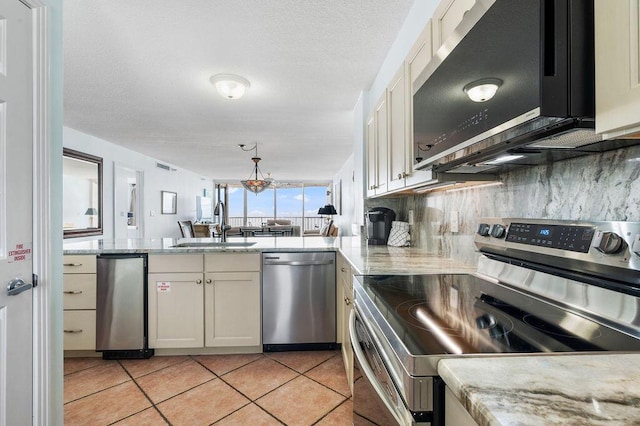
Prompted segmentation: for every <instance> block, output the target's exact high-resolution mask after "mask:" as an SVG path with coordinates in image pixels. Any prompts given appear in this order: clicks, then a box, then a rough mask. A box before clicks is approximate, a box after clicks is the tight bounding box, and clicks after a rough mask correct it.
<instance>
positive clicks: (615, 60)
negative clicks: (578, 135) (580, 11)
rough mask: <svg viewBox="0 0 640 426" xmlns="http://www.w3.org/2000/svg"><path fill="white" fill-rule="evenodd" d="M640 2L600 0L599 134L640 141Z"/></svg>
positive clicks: (597, 23)
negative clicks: (632, 137) (633, 138)
mask: <svg viewBox="0 0 640 426" xmlns="http://www.w3.org/2000/svg"><path fill="white" fill-rule="evenodd" d="M639 21H640V1H639V0H628V1H611V0H596V2H595V49H596V132H598V133H603V136H604V138H605V139H609V138H614V137H620V136H625V135H633V136H634V137H640V133H639V132H640V114H639V111H640V28H639Z"/></svg>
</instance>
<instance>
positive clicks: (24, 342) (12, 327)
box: [0, 0, 33, 426]
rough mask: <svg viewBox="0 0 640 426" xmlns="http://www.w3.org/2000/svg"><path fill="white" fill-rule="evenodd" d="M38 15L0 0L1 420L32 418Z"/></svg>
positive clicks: (2, 424) (13, 421)
mask: <svg viewBox="0 0 640 426" xmlns="http://www.w3.org/2000/svg"><path fill="white" fill-rule="evenodd" d="M31 20H32V16H31V10H30V9H28V8H27V7H26V6H25V5H24V4H22V3H21V2H20V1H18V0H0V284H1V285H0V426H5V425H6V426H8V425H28V424H31V423H32V394H33V392H32V388H33V384H32V383H33V373H32V371H33V369H32V365H33V348H32V341H33V338H32V333H33V331H32V318H33V314H32V313H33V300H32V290H31V289H30V286H31V283H32V270H33V269H32V256H33V253H32V241H33V236H32V234H33V230H32V227H33V219H32V217H33V216H32V211H33V200H32V198H33V196H32V192H33V185H32V181H33V165H32V161H33V156H32V153H33V143H32V132H33V130H32V128H33V108H32V105H33V80H32V78H33V74H32V71H31V70H32V56H31V55H32V42H31V27H32V24H31V22H32V21H31ZM10 283H12V284H11V285H12V286H14V287H15V288H14V289H13V290H11V291H10V290H9V288H8V285H9V284H10ZM22 286H24V287H22ZM22 289H27V290H26V291H20V290H22ZM10 293H13V295H11V294H10Z"/></svg>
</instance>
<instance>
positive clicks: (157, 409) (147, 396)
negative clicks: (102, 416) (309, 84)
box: [118, 361, 171, 425]
mask: <svg viewBox="0 0 640 426" xmlns="http://www.w3.org/2000/svg"><path fill="white" fill-rule="evenodd" d="M118 363H119V364H120V366H121V367H122V368H123V369H124V371H126V373H127V374H128V375H129V377H131V380H133V383H135V385H136V387H137V388H138V389H139V390H140V392H142V394H143V395H144V397H145V398H147V401H149V403H150V404H151V406H152V407H153V409H154V410H156V411H157V412H158V413H159V414H160V417H162V418H163V419H164V421H165V422H167V424H168V425H170V424H171V422H170V421H169V419H167V418H166V417H165V416H164V414H163V413H162V411H160V409H159V408H158V407H157V406H156V404H155V403H154V402H153V400H152V399H151V397H149V395H147V393H146V392H145V391H144V389H142V386H140V384H139V383H138V382H137V381H136V379H135V378H134V377H133V376H132V375H131V374H130V373H129V371H128V370H127V369H126V368H124V366H123V365H122V363H121V362H120V361H118ZM158 371H159V370H158ZM140 377H144V376H140ZM145 410H146V408H145ZM143 411H144V410H143ZM136 414H138V413H136ZM120 420H122V419H120ZM120 420H118V421H120Z"/></svg>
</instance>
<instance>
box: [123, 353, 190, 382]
mask: <svg viewBox="0 0 640 426" xmlns="http://www.w3.org/2000/svg"><path fill="white" fill-rule="evenodd" d="M189 359H190V358H189V357H188V356H187V358H186V359H185V360H183V361H179V362H176V363H175V364H170V365H167V366H164V367H162V368H158V369H157V370H153V371H150V372H148V373H146V374H143V375H141V376H138V377H137V378H138V379H140V378H142V377H145V376H148V375H149V374H153V373H157V372H158V371H162V370H166V369H167V368H170V367H175V366H176V365H180V364H184V363H185V362H187V361H189ZM120 361H121V360H118V363H119V364H120V367H122V368H123V369H124V371H126V372H127V374H128V373H129V370H127V368H126V367H125V366H124V365H122V363H121V362H120ZM194 361H195V360H194ZM129 376H131V374H129ZM131 378H132V379H133V380H135V379H136V378H134V377H133V376H131Z"/></svg>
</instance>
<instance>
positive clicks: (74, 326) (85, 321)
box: [63, 310, 96, 350]
mask: <svg viewBox="0 0 640 426" xmlns="http://www.w3.org/2000/svg"><path fill="white" fill-rule="evenodd" d="M63 331H64V349H65V350H95V349H96V311H93V310H85V311H65V312H64V319H63Z"/></svg>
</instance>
